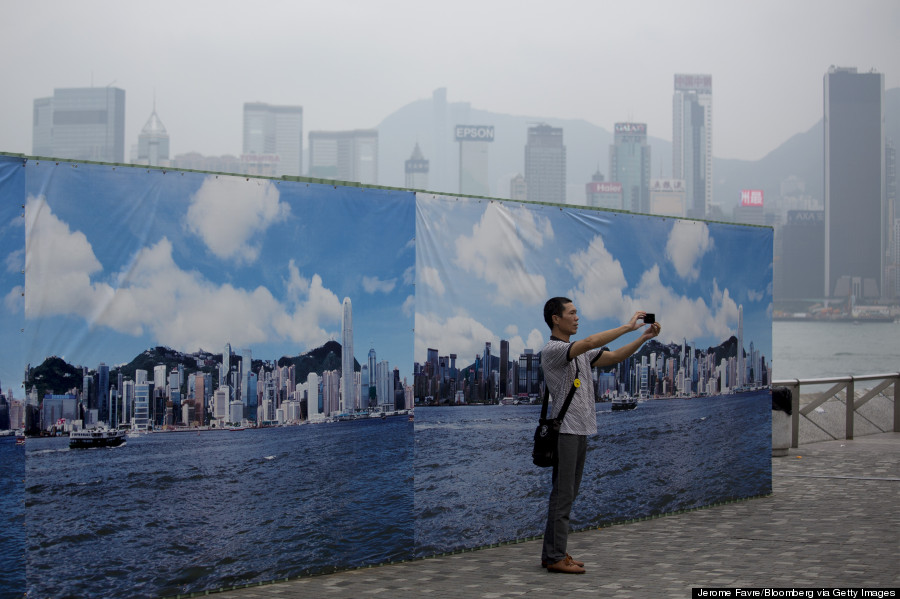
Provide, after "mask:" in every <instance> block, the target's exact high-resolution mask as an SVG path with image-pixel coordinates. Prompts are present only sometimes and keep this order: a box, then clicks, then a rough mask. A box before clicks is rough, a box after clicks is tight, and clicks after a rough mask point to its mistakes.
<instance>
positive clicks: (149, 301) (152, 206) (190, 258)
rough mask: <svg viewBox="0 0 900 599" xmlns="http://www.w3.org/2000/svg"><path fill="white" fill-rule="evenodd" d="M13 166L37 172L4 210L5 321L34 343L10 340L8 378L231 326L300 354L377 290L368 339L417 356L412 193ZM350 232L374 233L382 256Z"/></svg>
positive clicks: (360, 319) (359, 335) (265, 346)
mask: <svg viewBox="0 0 900 599" xmlns="http://www.w3.org/2000/svg"><path fill="white" fill-rule="evenodd" d="M7 168H10V169H11V171H8V172H13V173H21V174H23V175H24V172H26V171H27V173H28V175H27V176H23V180H25V179H27V180H29V182H30V184H31V185H30V187H29V189H28V190H26V191H25V194H24V196H25V197H26V198H27V199H25V198H23V200H24V204H25V210H24V215H22V214H20V213H16V218H15V219H14V218H10V219H9V221H8V222H4V226H5V227H6V228H7V230H8V232H9V235H5V236H4V248H5V249H6V251H7V260H6V263H7V270H6V271H5V274H4V278H3V283H4V289H3V298H4V306H5V311H4V315H5V316H4V319H3V321H4V323H5V324H4V330H8V331H9V334H10V338H11V339H18V340H19V343H21V346H20V347H16V344H15V343H12V344H10V345H8V346H5V347H4V348H3V350H2V352H0V357H2V358H3V359H2V360H0V362H2V364H0V380H2V381H3V383H4V388H7V387H18V385H19V384H20V382H21V378H22V373H23V372H24V367H25V365H26V364H29V363H31V364H37V363H40V362H41V361H42V360H43V359H44V357H46V356H49V355H57V356H61V357H64V358H65V359H66V360H67V361H69V362H70V363H75V364H85V365H91V366H92V365H96V364H99V363H100V362H103V361H106V362H107V363H113V364H117V363H123V362H127V361H129V360H130V359H131V358H132V357H134V356H135V355H138V354H139V353H140V352H142V351H143V350H145V349H146V348H147V347H153V346H156V345H162V346H168V347H172V348H174V349H177V350H180V351H187V352H193V351H196V350H198V349H204V350H206V351H216V350H217V349H219V348H221V347H223V346H224V343H225V342H226V341H229V342H231V343H233V344H234V346H235V347H239V348H240V347H248V346H252V347H253V351H254V354H256V355H264V356H273V357H275V358H277V357H279V356H291V355H297V354H300V353H303V352H304V351H306V350H307V349H311V348H315V347H318V346H320V345H322V344H323V343H324V342H325V341H328V340H330V339H335V340H340V339H341V298H344V297H352V298H360V299H361V300H362V299H363V298H364V301H360V302H355V304H356V305H355V306H354V335H355V338H356V340H357V343H358V344H360V345H361V346H362V347H364V348H368V347H370V346H372V345H375V346H377V347H379V348H380V349H379V358H380V359H386V360H388V361H389V362H390V363H391V364H393V365H397V366H398V367H399V368H400V369H401V371H402V372H403V373H404V375H406V374H407V373H409V372H410V369H411V367H412V362H413V360H412V328H413V327H412V323H413V312H412V309H413V303H414V302H413V296H414V287H413V279H412V277H413V266H414V251H413V249H414V248H413V244H412V240H413V238H414V236H415V231H414V218H413V205H414V202H413V200H414V197H413V195H412V194H411V193H405V192H390V191H385V190H366V191H365V194H363V192H362V191H361V190H360V189H352V188H341V189H339V190H335V189H334V188H333V187H331V186H325V187H319V186H310V185H307V184H301V183H284V182H278V181H272V180H262V179H252V178H245V177H230V176H217V175H205V174H201V173H187V172H179V173H175V172H171V173H168V174H166V173H165V172H163V171H154V170H151V171H147V170H144V169H140V168H121V167H118V168H117V167H111V166H107V165H89V164H79V165H77V168H76V167H74V166H72V165H70V164H68V163H66V164H65V165H60V166H57V165H56V164H55V163H53V162H46V161H45V162H42V163H38V162H29V163H28V164H27V165H26V167H25V168H22V164H21V161H20V160H18V161H17V160H9V162H8V163H7ZM16 169H19V170H16ZM46 176H50V177H51V178H52V180H53V183H52V184H50V185H45V184H44V183H42V182H41V181H46V179H44V177H46ZM85 176H86V177H87V179H85ZM85 181H91V185H87V186H85V185H84V183H85ZM23 185H24V184H23ZM325 190H327V193H325V195H321V194H322V192H323V191H325ZM373 194H374V195H375V196H378V198H379V199H378V200H376V201H372V195H373ZM364 195H365V197H364ZM126 198H127V199H129V201H127V202H123V199H126ZM88 200H89V201H88ZM22 216H24V219H23V218H22ZM373 219H374V220H373ZM336 223H339V224H340V232H341V234H340V235H334V231H335V229H334V228H333V227H334V226H335V224H336ZM26 231H27V235H28V247H27V253H26V247H25V242H24V240H25V232H26ZM110 231H114V232H117V233H118V234H116V235H110ZM351 240H352V242H351ZM348 243H352V244H353V247H358V246H357V245H356V244H361V245H360V246H365V247H368V248H371V249H370V250H368V257H369V258H370V259H369V260H364V261H361V260H357V259H356V258H354V256H352V255H351V254H350V253H348V252H347V251H346V248H347V247H350V246H348ZM26 270H27V271H28V275H27V276H23V275H24V272H25V271H26ZM20 271H21V272H22V273H23V274H22V275H17V274H16V273H19V272H20ZM23 279H24V281H23ZM13 331H15V333H13ZM23 333H24V334H23ZM13 382H15V385H13ZM21 394H22V393H21V391H19V390H17V391H16V396H17V397H18V396H21Z"/></svg>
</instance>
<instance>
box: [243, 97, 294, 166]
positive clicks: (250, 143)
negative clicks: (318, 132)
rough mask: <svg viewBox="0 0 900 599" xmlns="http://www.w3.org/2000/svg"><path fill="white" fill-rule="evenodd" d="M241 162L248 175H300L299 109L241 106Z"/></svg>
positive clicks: (255, 104)
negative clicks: (242, 117) (242, 131)
mask: <svg viewBox="0 0 900 599" xmlns="http://www.w3.org/2000/svg"><path fill="white" fill-rule="evenodd" d="M241 162H242V163H243V164H244V165H245V168H246V169H247V171H246V172H248V173H250V174H261V175H272V176H275V177H280V176H282V175H290V176H294V177H299V176H300V175H301V174H303V171H302V168H303V166H302V165H303V107H302V106H275V105H272V104H264V103H262V102H247V103H245V104H244V150H243V154H242V156H241Z"/></svg>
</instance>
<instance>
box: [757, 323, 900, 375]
mask: <svg viewBox="0 0 900 599" xmlns="http://www.w3.org/2000/svg"><path fill="white" fill-rule="evenodd" d="M772 346H773V347H772V350H773V354H774V355H773V360H772V370H773V372H774V376H773V378H774V379H775V380H780V379H806V378H824V377H835V376H845V375H850V374H856V375H859V374H883V373H888V372H900V322H892V323H856V324H854V323H853V322H780V321H776V322H774V323H772Z"/></svg>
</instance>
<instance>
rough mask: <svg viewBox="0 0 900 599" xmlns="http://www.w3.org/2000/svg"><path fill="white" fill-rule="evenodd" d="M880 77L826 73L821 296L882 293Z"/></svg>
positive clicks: (883, 231) (843, 71)
mask: <svg viewBox="0 0 900 599" xmlns="http://www.w3.org/2000/svg"><path fill="white" fill-rule="evenodd" d="M884 148H885V139H884V75H882V74H881V73H875V72H869V73H858V72H857V71H856V69H855V68H837V67H831V68H830V69H829V70H828V72H827V73H826V74H825V289H824V292H825V296H826V297H848V296H854V297H856V298H858V299H862V298H865V297H877V296H879V295H880V294H881V291H882V289H883V285H882V281H883V276H884V267H883V262H884V255H885V248H886V247H887V246H886V241H887V234H886V229H885V226H886V221H887V216H886V214H885V212H886V209H885V202H884V177H885V168H884V155H885V154H884Z"/></svg>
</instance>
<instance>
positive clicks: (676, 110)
mask: <svg viewBox="0 0 900 599" xmlns="http://www.w3.org/2000/svg"><path fill="white" fill-rule="evenodd" d="M712 139H713V121H712V75H684V74H677V75H675V94H674V95H673V96H672V178H674V179H683V180H684V182H685V187H686V191H687V206H686V208H687V209H686V214H687V216H688V217H694V218H703V217H705V216H706V215H707V214H709V213H710V208H711V207H712V206H713V204H714V200H713V142H712Z"/></svg>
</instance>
